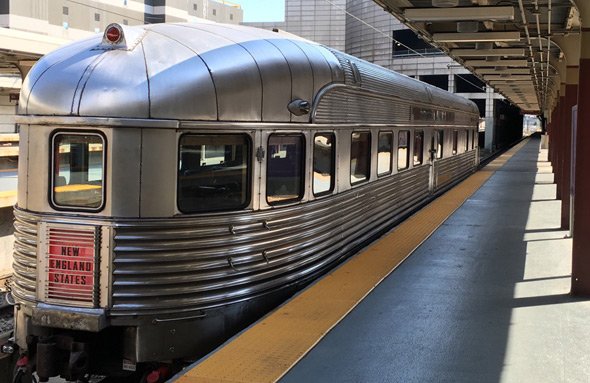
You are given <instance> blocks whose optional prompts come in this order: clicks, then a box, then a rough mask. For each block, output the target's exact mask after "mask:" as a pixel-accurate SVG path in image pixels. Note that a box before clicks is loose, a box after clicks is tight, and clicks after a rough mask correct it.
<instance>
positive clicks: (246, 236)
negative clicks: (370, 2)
mask: <svg viewBox="0 0 590 383" xmlns="http://www.w3.org/2000/svg"><path fill="white" fill-rule="evenodd" d="M310 57H311V58H312V59H313V60H315V61H316V62H319V64H318V65H312V64H310ZM287 58H288V59H289V60H290V61H289V63H288V62H287ZM296 66H298V67H299V68H300V69H301V70H300V71H298V72H296V73H293V74H292V73H291V72H290V69H289V68H290V67H291V68H294V67H296ZM337 67H338V62H337V60H336V59H335V58H334V57H333V56H331V55H330V53H329V51H328V50H327V49H325V48H319V47H314V46H313V45H311V44H309V43H307V42H304V41H302V40H296V39H295V40H292V39H290V40H285V39H283V38H282V37H280V36H279V35H277V34H275V33H273V32H269V31H260V30H256V29H252V28H244V27H237V26H222V25H217V24H210V23H204V24H199V23H195V24H175V25H172V24H170V25H169V24H161V25H151V26H145V27H137V28H128V27H126V26H119V25H113V26H110V27H108V28H107V30H106V31H105V34H104V36H103V37H102V39H101V38H100V37H93V38H89V39H86V40H83V41H80V42H76V43H74V44H72V45H70V46H68V47H65V48H62V49H59V50H57V51H55V52H53V53H51V54H49V55H47V56H46V57H44V58H43V59H42V60H40V61H39V63H38V64H37V65H36V66H35V67H33V69H32V70H31V72H30V73H29V75H28V76H27V79H26V80H25V82H24V85H23V90H22V92H21V104H20V114H21V116H20V117H19V123H20V148H21V152H20V161H19V178H20V182H19V187H18V188H19V189H18V203H17V206H16V207H15V210H14V212H15V242H16V243H15V253H14V270H15V275H14V278H13V281H12V294H13V296H14V299H15V301H16V303H17V304H16V305H15V319H16V320H15V322H16V326H15V346H17V347H18V348H19V349H20V358H19V360H18V363H17V366H19V367H18V368H19V369H20V371H21V373H25V372H27V373H28V372H30V371H31V370H35V371H36V373H37V374H38V376H39V377H40V378H41V379H42V380H44V379H46V378H48V377H51V376H56V375H61V376H63V377H65V378H67V379H71V380H76V379H81V378H83V377H84V376H85V375H87V374H90V373H92V374H104V375H126V374H130V376H131V375H133V374H135V375H137V376H140V375H141V374H140V373H138V372H135V370H140V369H142V368H144V369H145V368H146V366H150V367H149V368H151V369H153V370H154V371H156V370H157V365H154V364H153V363H157V362H171V361H176V360H182V359H184V358H194V357H198V356H200V355H203V353H205V352H207V351H209V350H210V349H211V348H212V347H214V346H216V345H218V344H219V342H220V341H222V340H224V339H226V338H227V337H229V336H231V335H233V334H234V333H235V332H236V331H238V330H239V329H241V328H243V327H244V326H245V325H247V324H249V323H251V322H252V321H253V320H254V319H256V318H258V317H260V316H261V315H262V314H263V313H265V312H267V311H268V310H269V309H270V308H272V307H274V306H276V305H277V304H278V303H279V302H281V301H282V300H284V298H285V297H286V296H287V295H288V294H292V293H293V292H294V291H295V290H296V284H297V283H298V278H297V277H296V276H294V275H293V273H291V275H287V276H281V275H282V274H285V271H284V270H283V269H278V268H277V267H274V268H273V267H271V268H269V267H268V264H269V261H268V259H266V260H265V256H266V255H263V251H262V249H261V248H262V246H263V245H262V244H263V243H269V242H272V241H275V242H276V241H277V238H278V237H280V235H281V234H280V233H278V234H277V233H274V232H271V231H270V229H269V227H268V225H265V222H266V220H265V216H264V213H261V214H258V215H253V212H255V211H256V210H258V208H259V202H258V201H259V200H258V199H257V198H256V197H257V195H256V193H257V192H258V190H259V186H258V185H254V181H253V180H255V179H257V177H259V175H260V174H259V173H260V172H261V169H260V166H259V162H258V159H259V158H260V155H261V153H260V151H259V150H258V146H257V145H259V143H260V140H261V139H262V136H263V133H262V131H263V127H261V126H263V125H264V124H274V125H277V127H278V129H279V130H281V129H282V128H280V124H285V123H287V124H291V125H292V124H293V123H300V122H309V115H308V113H309V106H308V105H309V104H310V103H311V101H312V99H313V95H314V94H315V93H317V91H318V90H319V89H320V88H321V87H323V86H325V85H326V84H328V83H330V82H332V81H333V80H334V79H335V78H336V79H337V76H338V73H339V72H338V71H337ZM312 71H313V74H312ZM312 77H314V78H315V81H312V80H311V78H312ZM287 89H288V91H286V90H287ZM290 104H292V105H290ZM282 131H285V132H287V133H288V132H289V130H288V129H287V130H285V129H282ZM287 217H288V214H287ZM283 220H284V218H283ZM308 268H309V269H312V270H313V269H314V268H317V266H313V267H308ZM287 274H288V273H287ZM130 379H131V378H130Z"/></svg>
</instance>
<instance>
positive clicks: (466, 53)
mask: <svg viewBox="0 0 590 383" xmlns="http://www.w3.org/2000/svg"><path fill="white" fill-rule="evenodd" d="M451 54H452V55H453V56H459V57H497V56H501V57H502V56H512V57H524V48H497V49H451Z"/></svg>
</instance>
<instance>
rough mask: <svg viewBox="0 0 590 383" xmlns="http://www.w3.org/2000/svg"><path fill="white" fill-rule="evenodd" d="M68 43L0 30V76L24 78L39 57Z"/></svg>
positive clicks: (56, 39) (37, 35)
mask: <svg viewBox="0 0 590 383" xmlns="http://www.w3.org/2000/svg"><path fill="white" fill-rule="evenodd" d="M68 42H70V40H67V39H62V38H59V37H52V36H46V35H42V34H39V33H32V32H25V31H19V30H15V29H8V28H0V76H11V75H18V76H22V77H24V76H25V75H26V73H27V72H28V71H29V69H30V68H31V67H32V66H33V64H35V62H37V60H38V59H39V58H40V57H41V56H43V55H44V54H47V53H49V52H51V51H52V50H54V49H56V48H59V47H60V46H62V45H64V44H66V43H68Z"/></svg>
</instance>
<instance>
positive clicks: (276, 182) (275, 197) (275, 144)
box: [266, 134, 305, 204]
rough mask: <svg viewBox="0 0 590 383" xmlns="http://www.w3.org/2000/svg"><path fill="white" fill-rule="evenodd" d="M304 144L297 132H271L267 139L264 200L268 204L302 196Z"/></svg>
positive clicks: (292, 199)
mask: <svg viewBox="0 0 590 383" xmlns="http://www.w3.org/2000/svg"><path fill="white" fill-rule="evenodd" d="M304 145H305V143H304V139H303V136H301V135H299V134H298V135H275V134H273V135H272V136H270V138H269V139H268V161H267V169H266V200H267V201H268V203H269V204H275V203H281V202H289V201H296V200H300V199H301V198H303V160H304V158H305V151H304Z"/></svg>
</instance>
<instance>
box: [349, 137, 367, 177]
mask: <svg viewBox="0 0 590 383" xmlns="http://www.w3.org/2000/svg"><path fill="white" fill-rule="evenodd" d="M355 133H361V134H363V133H367V134H368V135H369V152H368V153H367V177H366V178H365V179H364V180H360V181H356V182H352V179H350V178H352V174H350V176H349V182H350V186H351V187H353V186H357V185H362V184H365V183H367V182H369V181H370V180H371V165H372V164H371V154H372V149H373V147H372V146H373V143H372V140H373V135H372V132H371V130H353V131H352V132H350V148H352V135H353V134H355ZM351 161H352V153H351V152H349V156H348V169H349V173H350V163H351Z"/></svg>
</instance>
